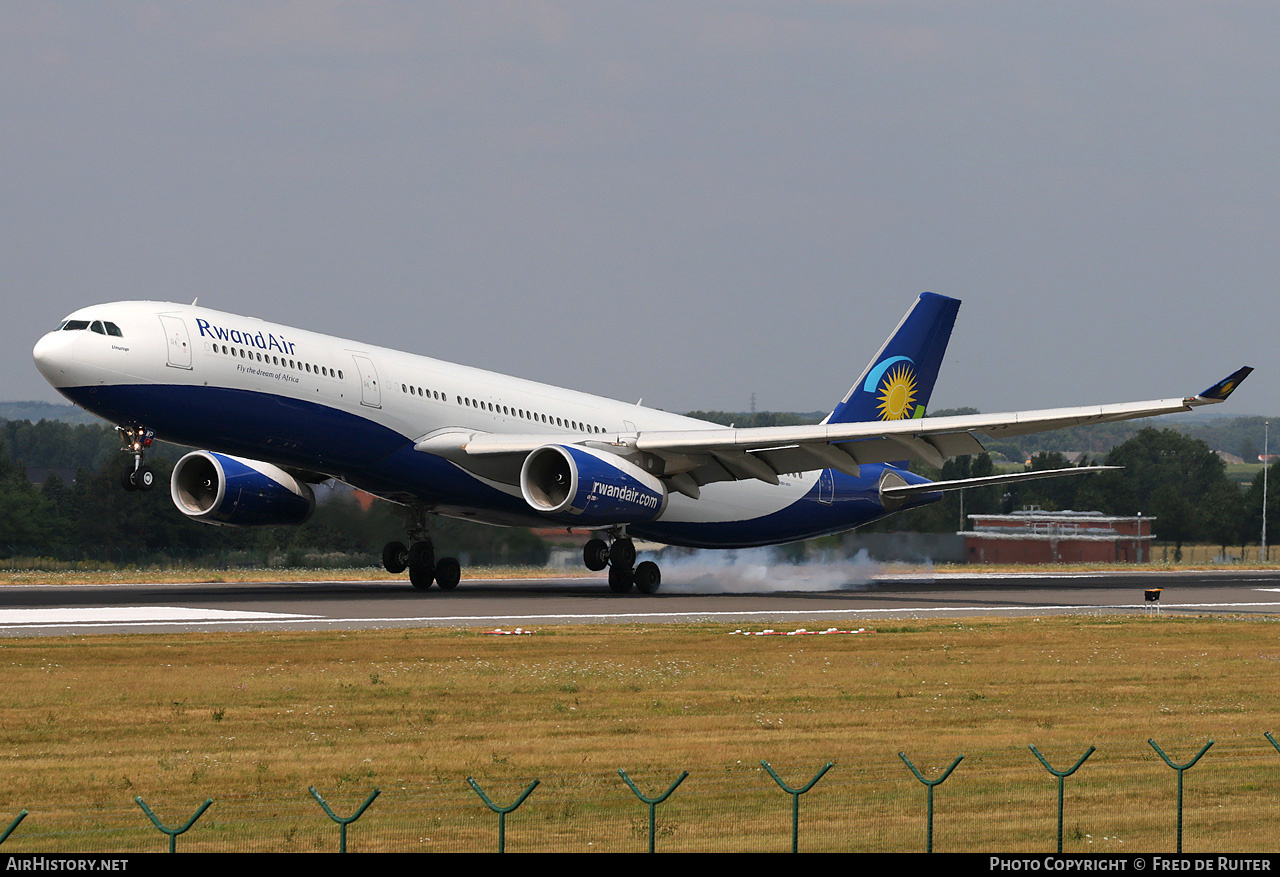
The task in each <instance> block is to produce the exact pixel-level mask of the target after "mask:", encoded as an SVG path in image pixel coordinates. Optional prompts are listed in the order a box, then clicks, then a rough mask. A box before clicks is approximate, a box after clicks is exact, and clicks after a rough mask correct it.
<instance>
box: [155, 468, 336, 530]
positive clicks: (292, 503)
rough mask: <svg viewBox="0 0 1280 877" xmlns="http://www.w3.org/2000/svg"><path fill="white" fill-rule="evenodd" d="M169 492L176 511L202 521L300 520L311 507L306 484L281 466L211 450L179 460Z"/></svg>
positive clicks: (239, 524)
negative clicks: (176, 508)
mask: <svg viewBox="0 0 1280 877" xmlns="http://www.w3.org/2000/svg"><path fill="white" fill-rule="evenodd" d="M169 490H170V494H171V495H172V496H173V504H174V505H176V506H177V507H178V511H180V512H182V513H183V514H185V515H187V516H188V517H191V518H193V519H195V520H197V521H201V522H203V523H206V524H219V525H227V526H232V527H253V526H268V525H278V524H301V523H304V522H305V521H306V520H307V518H309V517H311V512H312V511H313V510H314V509H315V507H316V498H315V494H313V493H312V492H311V488H310V487H308V486H307V485H306V484H303V483H302V482H300V481H298V479H296V478H294V477H293V476H292V475H290V474H289V473H288V472H285V471H284V470H283V469H280V468H279V467H277V466H272V465H271V464H270V463H260V462H258V461H257V460H246V459H244V458H242V457H232V456H230V455H228V454H216V453H214V452H212V451H192V452H191V453H190V454H187V455H186V456H185V457H183V458H182V459H181V460H179V461H178V464H177V465H176V466H174V467H173V477H172V479H171V480H170V488H169Z"/></svg>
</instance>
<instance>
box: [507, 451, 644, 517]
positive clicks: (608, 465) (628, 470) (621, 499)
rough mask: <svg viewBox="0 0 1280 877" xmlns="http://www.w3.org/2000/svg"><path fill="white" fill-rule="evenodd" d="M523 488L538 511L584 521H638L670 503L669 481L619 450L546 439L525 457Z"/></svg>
mask: <svg viewBox="0 0 1280 877" xmlns="http://www.w3.org/2000/svg"><path fill="white" fill-rule="evenodd" d="M520 493H521V494H523V495H524V500H525V502H527V503H528V504H529V505H530V506H531V507H532V508H533V509H534V510H535V511H539V512H542V513H543V514H546V515H555V516H557V517H558V518H559V519H561V520H564V521H567V522H570V523H572V524H574V525H578V526H584V527H589V526H604V525H606V524H638V523H641V522H642V521H652V520H654V519H655V518H657V517H658V516H659V515H661V514H662V512H663V510H664V509H665V508H666V507H667V489H666V487H665V485H663V483H662V482H661V481H660V480H658V479H657V478H655V477H654V476H652V475H650V474H649V473H647V472H645V471H644V470H643V469H641V468H640V467H639V466H637V465H635V464H634V463H630V462H628V461H627V460H624V459H623V458H622V457H619V456H618V455H616V454H610V453H608V452H606V451H598V450H596V449H594V448H586V447H582V446H579V445H543V446H542V447H540V448H538V449H536V450H535V451H533V452H532V453H530V454H529V456H527V457H525V460H524V466H522V467H521V469H520Z"/></svg>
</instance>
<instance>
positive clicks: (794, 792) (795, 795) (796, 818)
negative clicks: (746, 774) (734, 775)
mask: <svg viewBox="0 0 1280 877" xmlns="http://www.w3.org/2000/svg"><path fill="white" fill-rule="evenodd" d="M760 763H761V764H763V765H764V769H765V770H767V771H769V776H771V777H773V781H774V782H775V783H777V784H778V786H779V787H780V788H781V789H782V791H784V792H786V793H787V794H788V795H790V796H791V852H793V853H798V852H800V796H801V795H803V794H804V793H805V792H807V791H809V790H810V789H812V788H813V787H814V785H815V784H816V783H817V782H818V780H820V779H822V778H823V776H825V775H826V773H827V771H829V770H831V768H833V767H835V762H834V761H828V762H827V764H826V766H825V767H824V768H822V770H820V771H818V772H817V773H816V774H815V775H814V777H813V779H811V780H809V782H808V783H806V784H805V786H804V787H803V788H800V789H793V788H791V787H790V786H788V785H787V784H786V783H784V782H783V781H782V777H780V776H778V774H777V773H776V772H775V771H774V769H773V767H772V766H771V765H770V764H769V762H767V761H761V762H760Z"/></svg>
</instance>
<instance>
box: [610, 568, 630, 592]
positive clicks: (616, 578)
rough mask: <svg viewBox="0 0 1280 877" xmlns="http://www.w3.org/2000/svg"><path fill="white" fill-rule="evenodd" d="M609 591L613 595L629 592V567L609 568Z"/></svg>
mask: <svg viewBox="0 0 1280 877" xmlns="http://www.w3.org/2000/svg"><path fill="white" fill-rule="evenodd" d="M609 590H610V591H613V592H614V593H615V594H626V593H629V592H630V591H631V568H630V567H625V568H624V567H621V566H611V567H609Z"/></svg>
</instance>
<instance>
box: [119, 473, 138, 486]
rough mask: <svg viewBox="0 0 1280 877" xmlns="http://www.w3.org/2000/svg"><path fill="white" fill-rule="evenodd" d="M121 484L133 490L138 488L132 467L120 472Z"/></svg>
mask: <svg viewBox="0 0 1280 877" xmlns="http://www.w3.org/2000/svg"><path fill="white" fill-rule="evenodd" d="M120 486H121V487H123V488H124V489H125V490H128V491H131V492H132V491H134V490H137V489H138V484H137V482H136V481H134V480H133V470H132V469H125V470H124V471H123V472H121V473H120Z"/></svg>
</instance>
